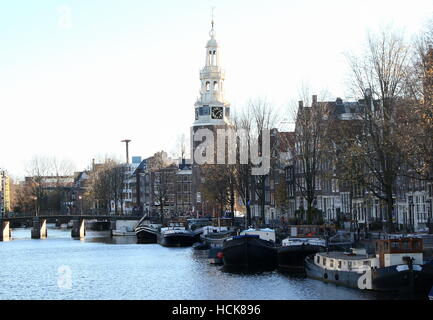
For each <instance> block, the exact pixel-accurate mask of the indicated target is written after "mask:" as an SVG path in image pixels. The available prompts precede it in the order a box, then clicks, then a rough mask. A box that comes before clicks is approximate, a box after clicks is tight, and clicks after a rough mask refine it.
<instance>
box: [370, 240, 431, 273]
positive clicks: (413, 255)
mask: <svg viewBox="0 0 433 320" xmlns="http://www.w3.org/2000/svg"><path fill="white" fill-rule="evenodd" d="M376 256H377V258H378V260H379V267H380V268H383V267H389V266H394V265H400V264H407V263H408V262H409V259H410V260H412V262H413V263H414V264H423V242H422V239H421V238H398V239H386V240H377V241H376Z"/></svg>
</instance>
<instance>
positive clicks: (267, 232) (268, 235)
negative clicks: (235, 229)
mask: <svg viewBox="0 0 433 320" xmlns="http://www.w3.org/2000/svg"><path fill="white" fill-rule="evenodd" d="M240 235H258V236H259V238H260V239H262V240H266V241H272V242H275V239H276V238H275V230H272V229H269V228H266V229H248V230H244V231H242V232H241V233H240Z"/></svg>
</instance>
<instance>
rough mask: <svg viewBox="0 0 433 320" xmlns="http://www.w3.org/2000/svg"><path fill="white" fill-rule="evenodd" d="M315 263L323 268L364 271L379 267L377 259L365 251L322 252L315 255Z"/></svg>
mask: <svg viewBox="0 0 433 320" xmlns="http://www.w3.org/2000/svg"><path fill="white" fill-rule="evenodd" d="M314 263H315V264H316V265H317V266H319V267H320V268H322V269H327V270H337V271H351V272H357V273H364V272H365V271H366V270H370V269H371V268H374V267H377V259H376V257H375V256H371V255H368V254H366V253H365V251H356V250H353V251H352V252H320V253H316V255H315V256H314Z"/></svg>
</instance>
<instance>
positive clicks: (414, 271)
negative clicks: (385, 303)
mask: <svg viewBox="0 0 433 320" xmlns="http://www.w3.org/2000/svg"><path fill="white" fill-rule="evenodd" d="M305 271H306V273H307V276H308V277H310V278H314V279H319V280H322V281H325V282H332V283H335V284H338V285H344V286H347V287H352V288H357V289H363V290H364V289H367V290H376V291H412V292H416V293H424V292H425V294H427V293H428V290H429V289H430V288H431V287H432V286H433V267H432V266H430V265H428V264H424V262H423V247H422V239H420V238H400V239H386V240H377V241H376V254H375V255H368V254H367V253H366V251H365V250H353V251H352V252H350V253H342V252H319V253H316V254H315V255H312V256H309V257H307V258H306V259H305Z"/></svg>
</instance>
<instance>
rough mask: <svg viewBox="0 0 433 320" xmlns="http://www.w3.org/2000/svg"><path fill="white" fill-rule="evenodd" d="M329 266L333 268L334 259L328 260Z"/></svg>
mask: <svg viewBox="0 0 433 320" xmlns="http://www.w3.org/2000/svg"><path fill="white" fill-rule="evenodd" d="M329 266H330V267H331V268H334V259H331V260H329Z"/></svg>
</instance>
